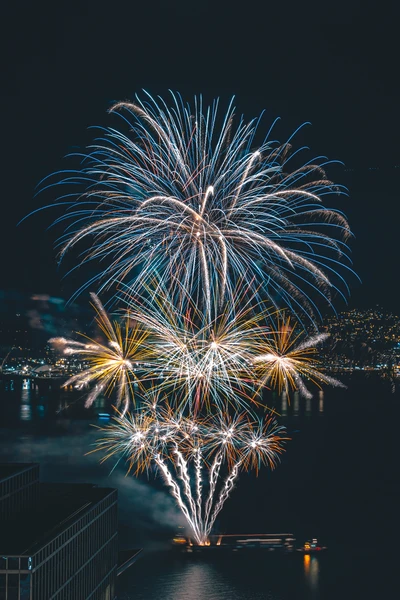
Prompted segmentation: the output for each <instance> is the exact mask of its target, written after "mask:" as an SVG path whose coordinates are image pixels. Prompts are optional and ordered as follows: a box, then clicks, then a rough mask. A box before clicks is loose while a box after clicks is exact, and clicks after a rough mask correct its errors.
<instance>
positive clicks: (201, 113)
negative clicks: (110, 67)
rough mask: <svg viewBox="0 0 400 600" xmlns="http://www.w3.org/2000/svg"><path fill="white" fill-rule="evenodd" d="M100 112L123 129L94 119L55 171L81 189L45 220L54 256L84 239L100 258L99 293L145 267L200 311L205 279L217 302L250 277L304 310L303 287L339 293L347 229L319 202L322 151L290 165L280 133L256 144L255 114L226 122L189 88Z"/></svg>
mask: <svg viewBox="0 0 400 600" xmlns="http://www.w3.org/2000/svg"><path fill="white" fill-rule="evenodd" d="M111 112H113V113H117V114H119V115H120V116H122V117H123V119H124V120H125V121H127V123H128V125H129V134H128V135H125V134H124V133H122V132H121V131H118V130H116V129H112V128H108V129H103V130H102V137H100V138H99V139H97V140H96V141H95V143H94V144H93V145H92V146H91V147H89V149H88V152H87V153H86V154H84V155H83V156H82V157H81V158H82V162H81V164H82V167H81V168H80V169H79V171H76V172H71V171H69V172H68V174H67V176H66V177H65V178H64V179H63V180H62V181H61V182H60V180H59V179H58V180H57V184H60V183H65V184H71V185H73V186H75V188H74V189H75V190H76V185H78V186H79V187H80V189H81V190H83V193H79V194H76V193H75V191H72V194H67V195H65V196H63V197H62V198H61V199H62V203H63V205H64V206H66V207H67V210H66V213H65V214H64V215H63V216H62V217H60V218H59V219H58V220H57V221H56V222H60V221H63V220H64V219H68V220H70V221H71V222H70V224H69V225H68V227H67V229H66V232H65V234H64V235H63V236H62V238H61V239H60V245H61V258H62V257H63V256H64V255H65V254H66V253H67V252H69V251H70V250H71V249H72V248H74V247H75V246H77V245H78V244H79V245H80V244H81V243H83V246H84V245H85V243H86V247H87V250H86V251H85V250H84V251H83V257H84V258H83V261H93V260H94V259H99V260H100V261H101V264H104V265H107V266H106V267H104V269H103V270H101V271H100V272H99V273H98V276H97V280H98V282H99V291H101V290H102V289H105V288H112V287H115V284H116V283H117V282H120V281H122V280H124V281H125V282H126V283H127V284H128V285H130V284H132V283H133V281H134V280H135V279H136V278H137V277H139V278H140V279H144V280H146V279H147V278H148V277H149V276H150V277H152V276H153V274H154V271H155V270H157V271H158V272H160V273H162V274H163V275H162V276H163V279H164V282H165V283H166V284H167V285H168V286H171V285H172V286H174V285H175V284H176V282H179V283H180V284H182V285H183V286H184V287H185V288H186V289H187V290H190V292H191V293H195V292H196V290H197V293H198V294H199V296H201V298H202V299H203V300H204V303H205V307H206V309H210V306H211V303H212V289H211V288H212V286H214V291H216V293H217V294H218V298H219V299H220V300H221V301H222V300H223V298H224V296H225V294H227V293H228V294H230V295H231V294H232V288H233V287H235V285H236V282H237V281H238V280H239V279H246V278H247V279H248V281H250V280H251V279H252V278H254V276H256V278H257V280H258V281H259V282H262V284H263V291H264V293H265V294H266V296H267V297H268V298H269V299H270V300H272V301H274V302H276V303H277V305H278V304H279V305H286V306H289V307H291V309H292V311H294V312H295V313H299V312H300V313H301V312H305V313H307V314H309V315H310V316H311V315H312V314H313V313H314V312H315V309H316V306H315V304H314V301H313V299H312V297H313V295H314V292H315V290H318V291H319V292H320V294H321V295H322V296H323V297H324V298H325V299H326V300H328V301H329V302H330V298H331V290H332V289H337V290H338V291H339V292H340V293H341V294H342V295H343V294H344V295H346V294H347V292H348V288H347V285H346V283H345V280H344V278H343V275H341V274H340V271H342V273H343V271H344V272H346V271H347V272H348V271H349V270H350V267H349V265H350V261H349V259H348V253H349V250H348V247H347V245H346V240H347V238H348V237H349V235H350V230H349V226H348V223H347V221H346V219H345V217H344V216H343V215H342V214H341V213H340V212H338V211H336V210H332V209H329V208H325V207H324V205H323V204H322V198H323V197H324V196H325V195H326V194H329V193H332V192H336V193H339V192H341V189H340V188H338V187H334V186H333V184H332V182H330V181H329V180H328V179H327V178H326V175H325V172H324V165H325V164H327V163H326V161H324V159H319V160H316V162H315V163H313V162H307V163H306V164H304V165H302V166H301V167H300V168H298V169H294V170H293V169H292V162H293V156H294V155H295V154H296V152H295V153H292V152H291V145H290V143H289V142H290V140H289V141H288V142H286V143H284V144H279V143H277V142H275V141H273V140H272V139H269V135H270V133H269V134H268V136H267V138H266V139H265V140H264V141H263V142H261V143H260V144H258V145H257V144H256V138H257V131H258V127H259V121H260V119H253V120H252V121H250V122H249V123H245V122H244V120H243V118H241V119H238V120H237V121H236V120H235V117H234V107H233V105H232V103H231V104H230V105H229V107H228V110H227V112H226V114H225V115H220V114H219V111H218V101H215V102H214V103H213V104H212V106H210V107H207V106H204V105H203V102H202V99H201V97H200V98H195V101H194V106H193V107H191V106H189V105H185V104H184V103H183V102H182V100H181V98H180V97H179V96H178V95H174V94H172V106H171V107H170V108H169V107H168V106H167V104H166V103H165V102H164V101H163V100H161V99H160V100H156V99H154V98H152V97H150V96H149V95H147V96H146V99H145V101H141V100H140V99H137V102H136V103H130V102H119V103H117V104H115V105H114V106H113V107H112V108H111ZM235 123H236V125H235ZM271 129H272V128H271ZM270 131H271V130H270ZM292 137H293V136H292ZM50 185H53V184H50ZM46 186H47V184H44V186H43V187H46ZM74 197H75V198H74ZM105 259H107V260H105ZM138 268H139V274H138ZM100 282H101V283H100ZM92 283H93V280H91V281H90V282H88V284H87V285H91V284H92ZM83 287H86V286H83Z"/></svg>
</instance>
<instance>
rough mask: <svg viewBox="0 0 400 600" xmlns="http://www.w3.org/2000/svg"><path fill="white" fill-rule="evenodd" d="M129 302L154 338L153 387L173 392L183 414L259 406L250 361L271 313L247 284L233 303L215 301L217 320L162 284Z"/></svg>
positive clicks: (238, 290)
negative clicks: (214, 409)
mask: <svg viewBox="0 0 400 600" xmlns="http://www.w3.org/2000/svg"><path fill="white" fill-rule="evenodd" d="M125 301H126V302H127V305H128V307H129V311H130V315H131V317H132V318H133V319H135V321H136V322H138V323H140V324H141V326H142V327H143V328H144V329H146V330H147V331H148V332H149V334H150V335H151V340H152V356H153V358H152V363H151V365H150V368H152V369H153V377H154V380H156V379H158V384H155V387H156V388H157V389H159V390H162V391H164V392H165V393H169V396H170V398H171V402H173V403H174V404H175V406H177V407H178V409H179V410H183V409H184V408H186V407H190V409H191V410H192V411H193V413H194V415H196V414H197V413H198V412H199V410H201V409H202V408H203V407H206V408H207V409H209V408H210V407H211V406H212V405H214V406H218V407H219V408H220V409H221V410H225V408H226V406H227V405H228V404H231V405H232V406H236V407H239V408H240V407H242V408H245V407H249V406H251V405H253V406H254V405H255V403H256V402H257V400H256V398H255V386H254V379H255V375H254V368H253V364H252V358H254V357H255V356H257V355H259V354H261V353H262V351H263V349H264V348H265V340H266V338H267V337H268V335H269V331H270V319H271V311H270V310H268V309H267V308H266V307H265V305H264V303H262V302H259V301H258V300H257V298H256V293H251V290H249V287H248V286H247V287H245V286H242V287H240V286H239V287H237V288H235V299H234V300H232V301H231V302H229V303H224V304H223V305H222V306H219V304H218V302H217V301H215V302H214V303H213V304H212V307H211V312H212V314H213V315H214V317H213V318H211V317H210V311H202V310H201V308H200V307H199V306H198V305H197V303H196V302H195V301H193V300H192V299H191V298H190V297H189V296H188V295H187V294H185V293H184V291H182V293H181V294H180V296H179V298H178V299H177V298H175V297H173V296H171V294H169V292H168V291H167V290H166V289H165V288H164V287H163V286H162V284H161V282H160V281H159V280H157V281H156V282H155V283H153V285H152V286H151V287H146V288H145V292H144V293H143V294H142V295H140V294H136V295H131V294H127V297H126V300H125ZM132 307H135V308H132Z"/></svg>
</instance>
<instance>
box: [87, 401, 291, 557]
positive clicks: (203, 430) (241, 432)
mask: <svg viewBox="0 0 400 600" xmlns="http://www.w3.org/2000/svg"><path fill="white" fill-rule="evenodd" d="M101 431H102V432H103V434H104V437H103V438H102V439H99V440H98V441H97V442H96V449H95V451H98V450H100V451H102V452H104V453H105V456H104V458H103V460H106V459H108V458H110V457H111V456H115V455H117V456H123V457H124V458H125V459H126V460H127V462H128V464H129V467H128V470H129V471H130V470H131V469H132V468H135V470H136V472H142V471H143V470H144V469H146V470H149V469H150V468H151V466H154V467H156V468H158V470H159V472H160V473H161V475H162V477H163V478H164V481H165V482H166V484H167V485H168V487H169V488H170V490H171V492H172V495H173V496H174V498H175V500H176V502H177V505H178V507H179V508H180V510H181V511H182V513H183V515H184V516H185V518H186V520H187V523H188V525H189V526H190V528H191V530H192V532H193V536H194V539H195V541H196V542H197V543H198V544H201V545H203V544H205V543H206V542H207V540H208V536H209V535H210V532H211V530H212V527H213V525H214V522H215V519H216V518H217V516H218V514H219V512H220V511H221V509H222V507H223V505H224V503H225V501H226V500H227V498H228V497H229V495H230V493H231V491H232V489H233V487H234V484H235V482H236V480H237V477H238V474H239V471H240V470H241V469H248V468H253V467H254V465H257V468H258V467H259V466H260V465H261V464H267V465H268V466H269V467H270V468H271V469H273V468H274V467H275V466H276V463H277V462H278V460H279V455H280V454H281V453H282V452H283V446H284V443H285V441H286V440H287V439H288V438H287V437H285V430H284V428H283V427H280V426H278V425H277V423H276V421H275V419H274V418H272V417H266V418H265V419H264V420H260V421H257V422H252V421H250V420H249V419H248V417H247V415H245V414H244V413H243V414H241V415H237V417H236V419H235V420H234V421H232V419H231V418H229V417H228V416H227V415H225V416H222V417H220V416H215V417H209V418H207V419H204V420H202V421H193V420H192V419H187V418H185V417H183V416H182V415H180V416H179V417H178V418H177V417H176V416H175V417H174V418H173V419H171V417H170V411H169V410H165V409H159V407H157V409H156V410H155V409H154V406H151V408H150V410H147V411H146V409H143V407H142V408H141V409H140V410H138V411H137V412H136V413H133V414H129V413H128V414H127V415H125V416H123V415H122V414H120V415H118V416H116V417H114V418H113V422H112V423H111V424H109V425H107V426H106V427H104V428H102V429H101ZM188 432H190V433H188ZM228 434H229V438H228ZM227 439H228V440H229V441H228V442H227ZM210 461H211V462H210ZM210 464H211V466H210ZM205 489H208V493H204V490H205Z"/></svg>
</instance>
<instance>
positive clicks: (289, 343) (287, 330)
mask: <svg viewBox="0 0 400 600" xmlns="http://www.w3.org/2000/svg"><path fill="white" fill-rule="evenodd" d="M328 336H329V334H328V333H319V334H318V335H314V336H312V337H309V338H307V339H306V340H302V338H303V337H304V334H303V332H302V331H299V329H298V327H297V324H296V323H294V324H291V322H290V317H288V318H285V317H284V316H282V317H280V318H278V320H277V327H276V329H275V330H274V331H271V332H270V334H269V336H268V339H267V342H266V351H265V352H264V353H263V354H260V355H259V356H256V357H255V358H254V359H253V365H254V367H255V372H256V374H257V376H258V377H259V378H260V380H261V383H262V385H267V386H270V387H272V388H273V389H277V390H278V392H279V393H282V392H283V391H284V392H286V393H287V394H289V392H290V391H294V390H298V391H299V392H300V394H301V395H303V396H305V397H306V398H311V397H312V394H311V393H310V391H309V390H308V389H307V387H306V385H305V383H304V381H305V380H306V381H307V380H308V381H310V382H311V383H313V384H315V385H317V386H318V387H321V383H326V384H328V385H332V386H335V387H345V386H344V385H343V384H342V383H341V382H340V381H338V380H337V379H334V378H333V377H329V376H328V375H325V374H324V373H322V372H321V371H320V370H319V369H318V363H317V360H316V351H317V350H316V346H317V345H318V344H320V343H322V342H323V341H324V340H325V339H326V338H327V337H328Z"/></svg>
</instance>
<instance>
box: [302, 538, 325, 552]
mask: <svg viewBox="0 0 400 600" xmlns="http://www.w3.org/2000/svg"><path fill="white" fill-rule="evenodd" d="M324 550H327V547H326V546H321V544H320V543H319V542H318V540H317V538H313V539H312V540H311V541H309V540H308V541H307V542H304V544H303V546H302V547H301V548H297V552H303V554H314V553H317V552H323V551H324Z"/></svg>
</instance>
